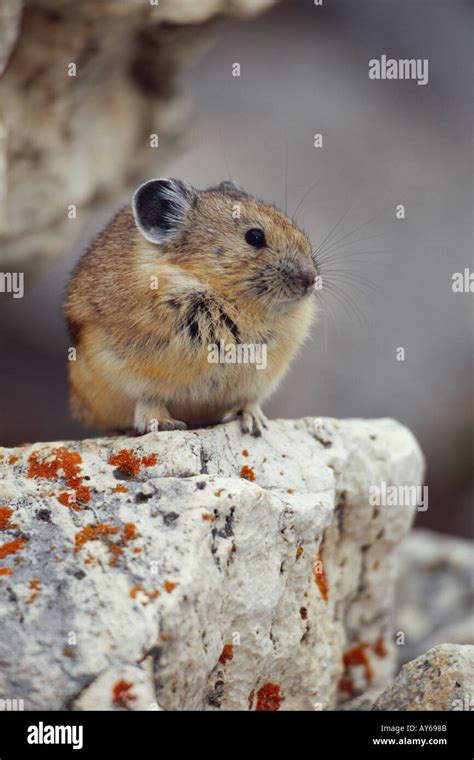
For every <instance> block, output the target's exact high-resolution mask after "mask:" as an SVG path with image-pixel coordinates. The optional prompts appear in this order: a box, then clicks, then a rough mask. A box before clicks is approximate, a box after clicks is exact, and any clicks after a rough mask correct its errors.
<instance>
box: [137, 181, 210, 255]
mask: <svg viewBox="0 0 474 760" xmlns="http://www.w3.org/2000/svg"><path fill="white" fill-rule="evenodd" d="M195 192H196V191H195V190H193V188H192V187H190V186H189V185H187V184H186V183H185V182H182V181H181V180H179V179H150V180H149V181H148V182H144V183H143V185H140V187H139V188H138V190H136V191H135V193H134V195H133V198H132V210H133V216H134V218H135V224H136V225H137V227H138V229H139V230H140V232H141V233H142V235H143V237H144V238H146V239H147V240H149V241H150V243H167V242H168V241H169V240H172V239H173V238H174V237H177V236H178V235H179V234H180V232H181V231H182V229H183V226H184V223H185V220H186V216H187V214H188V212H189V210H190V208H191V204H192V201H193V197H194V194H195Z"/></svg>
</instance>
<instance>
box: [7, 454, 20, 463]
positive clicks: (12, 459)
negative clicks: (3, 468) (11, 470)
mask: <svg viewBox="0 0 474 760" xmlns="http://www.w3.org/2000/svg"><path fill="white" fill-rule="evenodd" d="M19 458H20V457H17V456H14V455H12V456H11V457H10V459H9V460H8V464H15V462H18V460H19Z"/></svg>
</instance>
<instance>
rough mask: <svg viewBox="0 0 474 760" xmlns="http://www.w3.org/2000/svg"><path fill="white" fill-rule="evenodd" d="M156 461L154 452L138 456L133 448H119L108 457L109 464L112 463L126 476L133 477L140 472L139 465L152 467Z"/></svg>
mask: <svg viewBox="0 0 474 760" xmlns="http://www.w3.org/2000/svg"><path fill="white" fill-rule="evenodd" d="M157 461H158V457H157V456H156V454H146V455H144V456H142V457H141V459H140V457H138V456H137V455H136V452H135V451H133V449H120V451H118V452H117V454H114V455H113V456H111V457H110V459H109V464H111V465H114V467H116V468H117V469H118V470H120V472H121V473H122V474H123V475H125V476H126V477H128V478H133V477H135V475H138V473H139V472H140V467H141V465H143V466H144V467H152V466H153V465H154V464H156V463H157Z"/></svg>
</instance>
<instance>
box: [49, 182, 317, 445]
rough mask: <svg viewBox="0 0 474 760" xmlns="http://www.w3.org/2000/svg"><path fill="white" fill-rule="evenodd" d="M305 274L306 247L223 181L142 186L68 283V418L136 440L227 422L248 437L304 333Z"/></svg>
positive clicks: (309, 272) (311, 302)
mask: <svg viewBox="0 0 474 760" xmlns="http://www.w3.org/2000/svg"><path fill="white" fill-rule="evenodd" d="M315 277H316V268H315V264H314V260H313V254H312V250H311V246H310V244H309V241H308V240H307V238H306V236H305V235H304V234H303V233H302V232H301V231H300V230H299V229H298V228H297V227H296V226H295V225H294V224H293V223H292V222H291V221H290V220H289V219H288V218H287V217H286V215H285V214H283V213H282V212H281V211H278V210H277V209H275V208H274V207H273V206H269V205H267V204H264V203H262V202H261V201H258V200H256V199H255V198H254V197H253V196H250V195H248V194H246V193H244V192H243V191H242V190H240V188H237V187H236V186H235V185H233V184H232V183H228V182H225V183H222V184H221V185H219V186H217V187H216V188H212V189H210V190H205V191H198V190H195V189H194V188H191V187H190V186H188V185H186V184H184V183H183V182H181V181H179V180H164V179H163V180H151V181H150V182H147V183H145V184H144V185H142V186H140V188H139V189H138V190H137V192H136V193H135V195H134V198H133V202H132V206H131V207H125V208H124V209H122V210H121V211H119V212H118V214H117V215H116V216H115V218H114V219H113V220H112V221H111V223H110V224H109V225H108V226H107V227H106V229H105V230H104V231H103V232H101V233H100V234H99V235H98V237H97V238H96V239H95V241H94V242H93V243H92V245H91V246H90V248H89V250H88V251H87V252H86V254H85V255H84V256H83V258H82V259H81V261H80V262H79V264H78V265H77V267H76V269H75V270H74V273H73V276H72V278H71V282H70V285H69V288H68V292H67V296H66V300H65V306H64V308H65V314H66V318H67V321H68V325H69V329H70V334H71V338H72V341H73V343H74V347H75V349H76V351H75V359H73V360H72V361H70V362H69V364H68V366H69V382H70V392H71V405H72V409H73V413H74V415H75V416H76V417H78V418H79V419H81V420H82V421H83V422H85V423H86V424H88V425H90V426H93V427H96V428H99V429H101V430H111V431H112V430H114V431H116V430H130V429H134V430H135V431H136V432H139V433H144V432H148V431H151V430H158V429H172V428H184V427H200V426H204V425H209V424H215V423H219V422H221V421H223V420H227V419H232V418H234V417H237V416H239V417H240V418H241V422H242V428H243V430H244V432H250V433H253V434H254V435H260V434H261V429H262V426H265V418H264V416H263V413H262V412H261V409H260V404H261V402H262V401H263V400H264V399H265V398H266V397H267V396H269V394H270V393H271V392H272V391H273V390H274V389H275V387H276V385H277V383H278V381H279V380H280V379H281V377H282V376H283V374H284V372H285V370H286V369H287V367H288V365H289V363H290V361H291V359H292V358H293V356H294V354H295V353H296V351H297V349H298V347H299V346H300V345H301V343H302V341H303V340H304V338H305V337H306V336H307V334H308V332H309V328H310V324H311V321H312V318H313V315H314V311H315V298H314V297H312V290H313V287H312V286H313V284H314V281H315Z"/></svg>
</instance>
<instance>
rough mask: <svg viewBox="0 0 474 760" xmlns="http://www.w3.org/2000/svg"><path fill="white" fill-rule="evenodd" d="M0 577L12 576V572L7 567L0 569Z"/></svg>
mask: <svg viewBox="0 0 474 760" xmlns="http://www.w3.org/2000/svg"><path fill="white" fill-rule="evenodd" d="M0 575H13V570H10V568H9V567H0Z"/></svg>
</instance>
